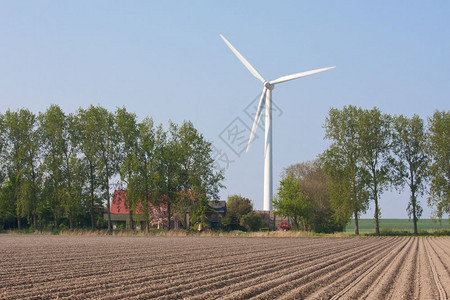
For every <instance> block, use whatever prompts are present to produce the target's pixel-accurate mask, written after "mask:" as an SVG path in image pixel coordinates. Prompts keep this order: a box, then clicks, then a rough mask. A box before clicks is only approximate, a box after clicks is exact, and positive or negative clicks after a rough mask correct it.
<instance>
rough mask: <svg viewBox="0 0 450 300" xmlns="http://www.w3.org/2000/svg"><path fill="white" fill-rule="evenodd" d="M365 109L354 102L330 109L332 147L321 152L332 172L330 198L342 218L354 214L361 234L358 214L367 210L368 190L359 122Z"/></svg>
mask: <svg viewBox="0 0 450 300" xmlns="http://www.w3.org/2000/svg"><path fill="white" fill-rule="evenodd" d="M362 114H363V111H362V109H360V108H356V107H355V106H348V107H344V108H343V109H342V110H338V109H334V108H332V109H330V111H329V115H328V117H327V118H326V120H325V138H327V139H329V140H331V145H330V147H329V148H328V149H327V150H326V151H325V152H324V153H323V154H322V155H321V161H322V163H323V166H324V170H325V172H326V173H327V174H328V175H329V176H330V178H331V182H330V183H329V192H330V201H331V204H332V207H333V208H334V211H335V213H334V214H335V217H336V219H337V220H339V221H340V222H341V221H343V220H346V219H348V218H349V217H350V215H353V217H354V221H355V234H356V235H358V234H359V227H358V218H359V215H360V214H361V213H364V212H366V210H367V208H368V205H369V202H368V199H369V198H368V197H369V193H368V191H367V188H366V185H365V178H366V176H365V172H364V170H363V168H361V164H360V159H361V156H362V149H361V148H362V147H361V144H360V141H359V137H360V135H361V133H360V126H359V122H360V119H361V115H362Z"/></svg>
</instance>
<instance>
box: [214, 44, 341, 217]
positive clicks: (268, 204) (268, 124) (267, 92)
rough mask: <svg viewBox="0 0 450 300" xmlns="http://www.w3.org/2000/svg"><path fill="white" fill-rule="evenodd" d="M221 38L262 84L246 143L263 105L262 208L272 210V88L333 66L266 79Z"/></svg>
mask: <svg viewBox="0 0 450 300" xmlns="http://www.w3.org/2000/svg"><path fill="white" fill-rule="evenodd" d="M220 37H221V38H222V40H223V41H224V42H225V44H227V46H228V47H229V48H230V49H231V51H233V53H234V54H235V55H236V56H237V58H238V59H239V60H240V61H241V62H242V63H243V64H244V66H245V67H246V68H247V69H248V70H249V71H250V73H252V74H253V76H255V77H256V78H257V79H259V80H260V81H261V82H262V84H263V91H262V94H261V98H260V99H259V104H258V108H257V110H256V115H255V120H254V122H253V126H252V131H251V133H250V138H249V140H248V144H247V150H246V152H248V150H249V149H250V145H251V144H252V142H253V139H254V138H255V134H256V129H257V127H258V123H259V119H260V118H261V113H262V110H263V107H264V106H265V108H266V115H265V125H264V130H265V135H264V137H265V143H264V210H269V211H270V210H272V201H271V200H272V198H273V174H272V172H273V171H272V90H273V89H274V87H275V85H276V84H278V83H282V82H285V81H289V80H293V79H297V78H300V77H305V76H308V75H312V74H316V73H319V72H323V71H327V70H330V69H333V68H335V67H327V68H321V69H316V70H311V71H306V72H301V73H295V74H291V75H286V76H282V77H280V78H277V79H275V80H271V81H267V80H265V79H264V78H263V77H262V76H261V75H260V74H259V73H258V71H256V70H255V68H253V66H252V65H251V64H250V63H249V62H248V61H247V60H246V59H245V58H244V57H243V56H242V55H241V54H240V53H239V51H237V50H236V48H234V47H233V45H231V43H230V42H229V41H228V40H227V39H226V38H225V37H224V36H223V35H220Z"/></svg>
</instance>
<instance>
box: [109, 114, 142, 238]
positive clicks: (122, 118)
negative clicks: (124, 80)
mask: <svg viewBox="0 0 450 300" xmlns="http://www.w3.org/2000/svg"><path fill="white" fill-rule="evenodd" d="M115 122H116V124H117V133H118V150H117V152H118V160H119V169H118V170H119V174H120V179H121V180H122V181H123V182H124V184H125V185H126V189H127V190H128V196H127V199H126V203H125V205H126V208H128V210H129V212H130V213H129V222H128V226H129V228H128V229H130V230H133V229H134V226H133V211H134V209H135V208H136V205H135V203H134V202H133V198H134V197H133V194H132V192H131V190H132V189H133V187H132V179H133V175H134V174H135V169H136V168H135V163H136V162H138V160H137V156H136V155H137V151H138V135H139V129H138V124H137V121H136V115H135V114H133V113H130V112H127V110H126V108H125V107H123V108H118V109H117V110H116V113H115Z"/></svg>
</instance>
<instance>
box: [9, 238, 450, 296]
mask: <svg viewBox="0 0 450 300" xmlns="http://www.w3.org/2000/svg"><path fill="white" fill-rule="evenodd" d="M0 277H1V280H0V299H86V298H91V299H92V298H94V299H118V298H122V299H137V298H140V299H217V298H221V299H248V298H255V299H274V298H281V299H304V298H310V299H338V298H342V299H358V298H368V299H389V298H390V299H402V298H403V299H447V297H449V296H450V238H449V237H418V238H413V237H379V238H376V237H362V238H355V237H352V238H348V237H347V238H308V237H301V238H256V237H252V238H244V237H235V238H233V237H143V236H141V237H137V236H134V237H124V236H122V237H118V236H34V235H0Z"/></svg>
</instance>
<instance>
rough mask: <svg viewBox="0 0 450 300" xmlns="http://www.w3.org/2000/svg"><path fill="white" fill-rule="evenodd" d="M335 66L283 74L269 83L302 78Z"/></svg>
mask: <svg viewBox="0 0 450 300" xmlns="http://www.w3.org/2000/svg"><path fill="white" fill-rule="evenodd" d="M334 68H336V67H328V68H322V69H317V70H311V71H306V72H301V73H295V74H291V75H286V76H282V77H280V78H277V79H275V80H272V81H270V82H269V83H270V84H277V83H281V82H285V81H289V80H293V79H297V78H300V77H305V76H308V75H312V74H316V73H320V72H323V71H327V70H330V69H334Z"/></svg>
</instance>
